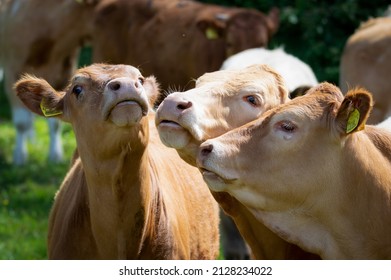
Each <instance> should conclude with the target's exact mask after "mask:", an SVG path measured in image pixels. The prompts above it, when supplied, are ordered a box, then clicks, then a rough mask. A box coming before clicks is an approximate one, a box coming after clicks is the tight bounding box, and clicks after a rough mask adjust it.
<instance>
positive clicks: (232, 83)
mask: <svg viewBox="0 0 391 280" xmlns="http://www.w3.org/2000/svg"><path fill="white" fill-rule="evenodd" d="M288 100H289V99H288V91H287V89H286V86H285V83H284V80H283V77H281V76H280V75H279V74H278V73H276V72H275V71H274V70H273V69H272V68H270V67H268V66H267V65H253V66H249V67H247V68H245V69H236V70H220V71H215V72H212V73H206V74H204V75H202V76H201V77H200V78H198V79H197V81H196V87H195V88H194V89H191V90H188V91H185V92H176V93H172V94H170V95H169V96H167V97H166V99H165V100H164V101H163V102H162V103H161V104H160V106H159V107H158V109H157V112H156V125H157V128H158V131H159V135H160V138H161V139H162V141H163V143H164V144H165V145H167V146H168V147H172V148H175V149H176V150H177V152H178V154H179V155H180V156H181V158H182V159H183V160H185V161H186V162H188V163H189V164H191V165H194V166H195V165H196V157H197V154H198V149H199V146H200V144H201V143H202V142H203V141H205V140H207V139H210V138H214V137H217V136H219V135H221V134H223V133H224V132H227V131H229V130H231V129H233V128H236V127H239V126H241V125H243V124H245V123H247V122H250V121H252V120H254V119H256V118H257V117H259V116H260V115H261V114H262V113H263V112H265V111H267V110H269V109H271V108H273V107H275V106H277V105H279V104H281V103H286V102H287V101H288ZM213 195H214V197H215V199H216V200H217V201H218V202H219V204H220V206H221V207H222V208H223V210H224V211H225V212H226V213H227V214H228V215H229V216H231V217H232V218H233V220H234V221H235V223H236V225H237V226H238V229H239V231H240V233H241V234H242V236H243V237H244V239H245V240H246V242H247V243H248V245H249V246H250V247H251V251H252V253H253V255H254V257H255V258H257V259H312V258H316V256H314V255H312V254H308V253H307V252H304V251H303V250H301V249H300V248H298V247H297V246H295V245H292V244H289V243H287V242H285V241H284V240H282V239H281V238H280V237H278V236H277V235H276V234H274V233H273V232H271V231H270V230H269V229H268V228H266V227H265V226H264V225H263V224H262V223H261V222H259V221H257V220H256V218H255V217H254V215H253V214H252V213H250V212H249V211H248V209H247V208H246V207H245V206H243V205H242V204H241V203H240V202H238V201H237V200H236V199H235V198H234V197H232V196H230V195H229V194H228V193H226V192H214V193H213ZM222 234H223V233H222Z"/></svg>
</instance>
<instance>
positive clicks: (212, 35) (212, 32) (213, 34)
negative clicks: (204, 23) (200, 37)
mask: <svg viewBox="0 0 391 280" xmlns="http://www.w3.org/2000/svg"><path fill="white" fill-rule="evenodd" d="M205 35H206V38H208V39H209V40H213V39H217V38H219V34H218V33H217V30H216V29H214V28H212V27H208V28H207V29H206V30H205Z"/></svg>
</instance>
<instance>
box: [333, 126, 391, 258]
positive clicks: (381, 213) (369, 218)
mask: <svg viewBox="0 0 391 280" xmlns="http://www.w3.org/2000/svg"><path fill="white" fill-rule="evenodd" d="M368 132H369V133H368ZM384 136H385V134H382V133H377V132H376V130H374V131H372V129H367V130H366V131H365V132H364V131H363V132H360V133H355V134H353V135H352V137H351V138H349V141H347V142H346V144H345V147H344V155H345V158H344V160H343V163H344V164H345V165H344V166H343V167H342V169H341V171H342V172H343V175H344V176H341V177H342V178H343V179H344V183H343V185H342V186H341V191H340V194H341V195H342V194H344V195H345V196H344V197H343V200H340V202H341V204H340V205H339V208H338V211H339V213H337V214H339V215H341V216H344V217H346V218H345V221H344V222H341V224H340V226H341V227H343V226H344V228H343V229H342V230H343V231H342V230H341V232H343V233H344V234H343V235H342V234H340V235H339V236H338V237H337V238H338V240H340V241H341V244H340V245H341V248H343V250H345V251H346V252H347V255H348V254H351V255H350V256H348V257H351V258H353V257H356V258H357V257H358V258H361V259H371V258H383V259H384V258H387V259H389V258H391V240H390V238H389V237H390V236H391V223H390V217H391V203H390V201H391V176H390V174H391V149H390V147H391V145H390V144H391V135H388V136H385V137H384ZM387 217H388V221H386V220H385V218H387ZM331 221H335V222H336V221H337V220H336V219H331ZM343 239H345V241H346V242H345V244H343ZM349 242H350V243H349ZM387 242H388V243H387ZM346 244H348V245H346Z"/></svg>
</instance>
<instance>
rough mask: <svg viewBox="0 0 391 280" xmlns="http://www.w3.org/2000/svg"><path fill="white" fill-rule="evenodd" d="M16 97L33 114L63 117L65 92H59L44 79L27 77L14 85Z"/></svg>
mask: <svg viewBox="0 0 391 280" xmlns="http://www.w3.org/2000/svg"><path fill="white" fill-rule="evenodd" d="M14 89H15V92H16V95H17V96H18V97H19V98H20V100H21V101H22V102H23V103H24V105H26V107H27V108H28V109H29V110H31V111H32V112H34V113H36V114H38V115H41V116H45V117H54V116H61V115H62V111H63V97H64V95H65V93H64V92H57V91H56V90H55V89H54V88H53V87H52V86H50V85H49V83H48V82H46V81H45V80H43V79H39V78H37V77H34V76H30V75H25V76H23V77H22V78H21V79H20V80H19V81H17V82H16V83H15V85H14Z"/></svg>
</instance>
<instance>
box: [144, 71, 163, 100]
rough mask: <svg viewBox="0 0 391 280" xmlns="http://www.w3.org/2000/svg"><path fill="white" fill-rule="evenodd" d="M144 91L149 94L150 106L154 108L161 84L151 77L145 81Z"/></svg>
mask: <svg viewBox="0 0 391 280" xmlns="http://www.w3.org/2000/svg"><path fill="white" fill-rule="evenodd" d="M143 86H144V89H145V92H146V93H147V96H148V100H149V104H150V105H151V106H152V107H154V104H155V102H156V100H157V98H158V96H159V91H160V90H159V83H158V82H157V81H156V78H155V77H154V76H149V77H147V78H146V79H145V81H144V85H143Z"/></svg>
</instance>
